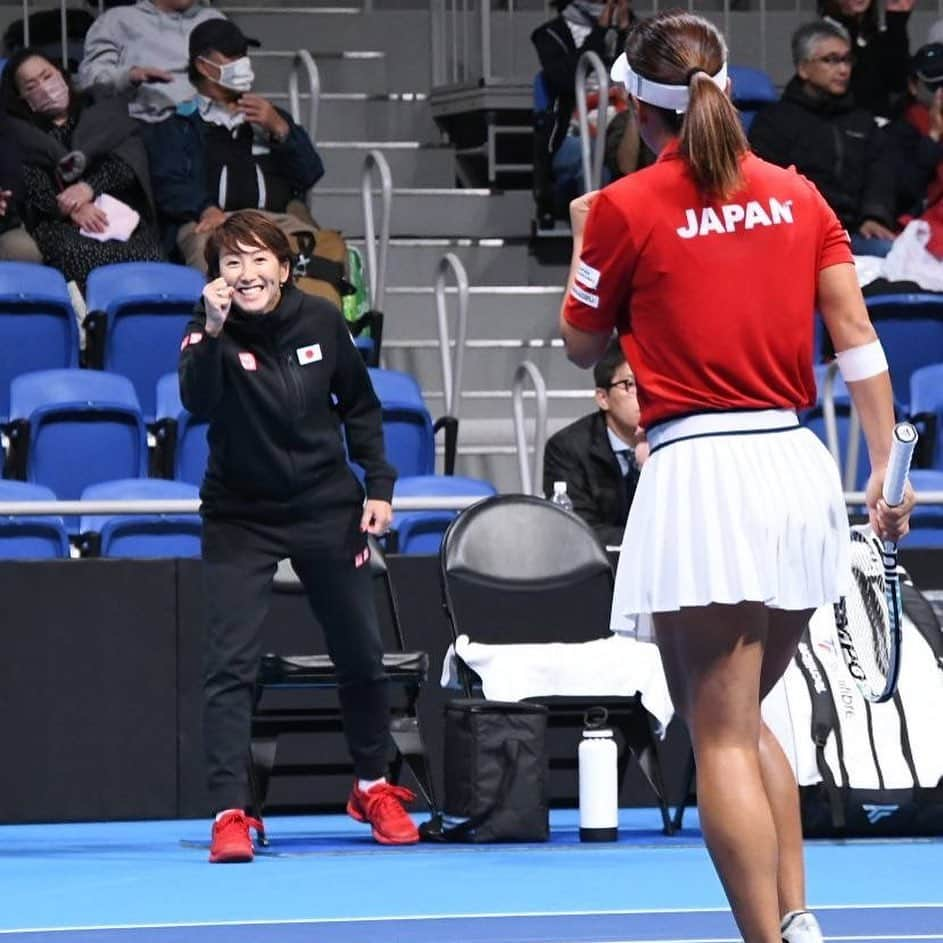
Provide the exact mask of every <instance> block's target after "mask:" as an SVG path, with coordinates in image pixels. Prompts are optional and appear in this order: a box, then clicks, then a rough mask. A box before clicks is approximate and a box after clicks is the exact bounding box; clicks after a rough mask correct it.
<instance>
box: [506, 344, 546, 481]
mask: <svg viewBox="0 0 943 943" xmlns="http://www.w3.org/2000/svg"><path fill="white" fill-rule="evenodd" d="M527 380H530V382H531V383H532V384H533V387H534V399H535V401H536V408H537V412H536V415H535V417H534V448H533V452H534V457H533V465H531V463H530V462H529V461H528V451H529V449H528V446H527V427H526V422H525V420H524V383H525V381H527ZM511 409H512V414H513V417H514V442H515V445H516V446H517V465H518V469H519V470H520V474H521V491H523V492H524V494H537V495H539V494H540V491H539V485H538V482H539V480H540V474H541V470H542V469H543V467H544V447H545V446H546V444H547V384H546V383H545V382H544V377H543V374H542V373H541V372H540V369H539V368H538V367H537V365H536V364H535V363H533V362H532V361H530V360H524V361H523V362H522V363H521V364H520V365H519V366H518V368H517V370H515V371H514V382H513V385H512V387H511Z"/></svg>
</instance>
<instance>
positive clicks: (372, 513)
mask: <svg viewBox="0 0 943 943" xmlns="http://www.w3.org/2000/svg"><path fill="white" fill-rule="evenodd" d="M392 520H393V505H392V504H390V502H389V501H372V500H368V501H367V503H366V504H365V505H364V506H363V517H361V518H360V529H361V531H363V532H364V533H367V534H373V535H374V536H375V537H382V536H383V535H384V534H385V533H386V532H387V531H388V530H389V529H390V521H392Z"/></svg>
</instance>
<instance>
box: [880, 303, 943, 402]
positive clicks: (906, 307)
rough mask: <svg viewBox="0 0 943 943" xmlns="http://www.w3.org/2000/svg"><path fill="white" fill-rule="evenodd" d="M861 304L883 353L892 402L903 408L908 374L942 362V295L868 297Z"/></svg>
mask: <svg viewBox="0 0 943 943" xmlns="http://www.w3.org/2000/svg"><path fill="white" fill-rule="evenodd" d="M865 301H866V302H867V305H868V312H869V313H870V315H871V320H872V321H873V323H874V328H875V330H876V331H877V332H878V336H879V337H880V338H881V343H882V344H883V345H884V350H885V352H886V353H887V360H888V363H889V364H890V368H891V382H892V384H893V386H894V399H895V400H896V402H898V403H900V404H901V405H902V406H903V408H904V409H907V408H908V405H909V402H910V377H911V374H913V372H914V371H915V370H918V369H919V368H920V367H925V366H928V365H929V364H933V363H943V295H934V294H926V293H913V294H889V295H872V296H870V297H868V298H866V299H865Z"/></svg>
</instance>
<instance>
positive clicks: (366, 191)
mask: <svg viewBox="0 0 943 943" xmlns="http://www.w3.org/2000/svg"><path fill="white" fill-rule="evenodd" d="M374 169H376V171H377V173H378V174H379V175H380V202H381V206H382V213H381V215H380V238H379V249H378V248H377V236H376V225H375V221H374V215H373V171H374ZM360 194H361V197H362V200H363V237H364V247H365V249H366V251H367V283H368V286H369V291H370V298H369V301H370V310H371V311H382V310H383V301H384V296H385V295H386V257H387V251H388V249H389V244H390V216H391V211H392V207H393V175H392V173H391V172H390V165H389V164H388V163H387V160H386V158H385V157H384V156H383V152H382V151H379V150H377V149H376V148H374V149H373V150H370V151H367V156H366V157H365V158H364V161H363V175H362V177H361V179H360Z"/></svg>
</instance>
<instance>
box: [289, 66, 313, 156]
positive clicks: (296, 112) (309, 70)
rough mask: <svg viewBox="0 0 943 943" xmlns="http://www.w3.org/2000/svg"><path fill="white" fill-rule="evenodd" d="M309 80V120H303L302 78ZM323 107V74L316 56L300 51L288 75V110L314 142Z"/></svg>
mask: <svg viewBox="0 0 943 943" xmlns="http://www.w3.org/2000/svg"><path fill="white" fill-rule="evenodd" d="M302 73H304V77H305V78H306V79H307V80H308V95H309V98H308V120H307V121H306V122H305V121H302V120H301V89H300V88H299V85H300V81H301V76H302ZM320 106H321V73H320V72H319V71H318V64H317V63H316V62H315V61H314V56H312V55H311V53H310V52H308V50H307V49H299V50H298V51H297V52H296V53H295V58H294V60H293V61H292V64H291V72H290V73H289V74H288V109H289V111H290V112H291V117H292V120H293V121H294V122H295V124H300V125H301V126H302V127H303V128H304V129H305V131H307V132H308V137H310V138H311V140H312V141H317V139H318V133H317V132H318V109H319V108H320Z"/></svg>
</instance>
